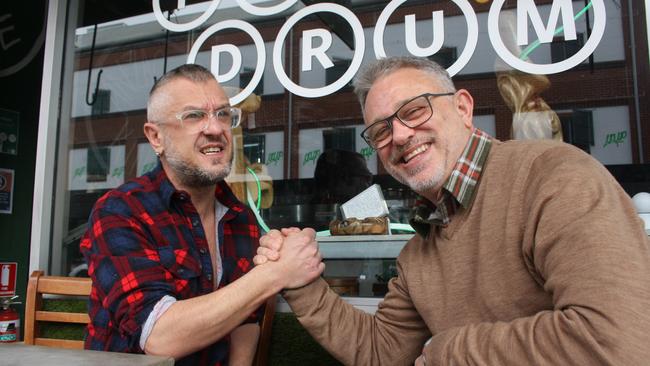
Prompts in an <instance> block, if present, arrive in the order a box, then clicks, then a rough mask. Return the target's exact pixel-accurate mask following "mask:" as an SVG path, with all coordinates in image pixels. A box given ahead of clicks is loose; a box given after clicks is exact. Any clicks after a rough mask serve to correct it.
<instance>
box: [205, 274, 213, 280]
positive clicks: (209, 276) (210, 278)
mask: <svg viewBox="0 0 650 366" xmlns="http://www.w3.org/2000/svg"><path fill="white" fill-rule="evenodd" d="M206 277H207V278H208V281H212V275H211V274H210V273H208V275H207V276H206Z"/></svg>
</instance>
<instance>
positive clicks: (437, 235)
mask: <svg viewBox="0 0 650 366" xmlns="http://www.w3.org/2000/svg"><path fill="white" fill-rule="evenodd" d="M355 92H356V93H357V95H358V97H359V100H360V102H361V105H362V108H363V113H364V121H365V124H366V128H365V130H364V131H363V138H364V139H365V140H366V141H367V143H368V144H369V145H370V146H371V147H373V148H374V149H375V150H376V151H377V155H378V156H379V158H380V160H381V161H382V163H383V164H384V167H385V168H386V170H387V171H388V172H389V173H390V174H391V175H392V176H393V177H395V178H396V179H397V180H399V181H400V182H402V183H404V184H406V185H408V186H409V187H410V188H411V189H413V190H414V191H415V192H417V193H418V194H420V195H421V196H422V197H423V200H422V203H421V204H419V205H418V206H417V207H414V210H413V217H412V219H411V224H412V226H413V227H414V228H415V229H416V231H417V234H416V235H414V237H413V238H412V239H411V240H409V242H408V243H407V244H406V246H405V247H404V248H403V250H402V251H401V253H400V255H399V256H398V258H397V272H398V275H397V277H395V278H393V279H392V280H391V281H390V282H389V285H388V293H387V295H386V297H385V298H384V300H383V301H382V302H381V303H380V304H379V306H378V309H377V312H376V313H375V314H374V315H370V314H367V313H364V312H362V311H360V310H358V309H355V308H354V307H353V306H351V305H350V304H348V303H346V302H345V301H343V300H342V299H341V298H340V297H338V296H337V295H336V294H335V293H334V292H333V291H331V290H329V289H328V286H327V283H326V282H325V281H324V280H322V279H319V280H316V281H314V282H313V283H311V284H309V285H307V286H305V287H302V288H299V289H294V290H288V291H285V292H284V293H283V295H284V297H285V299H286V300H287V302H288V303H289V305H290V306H291V308H292V309H293V311H294V312H295V314H296V316H297V318H298V320H299V321H300V322H301V323H302V325H303V326H305V328H306V329H307V330H308V331H309V332H310V333H311V334H312V336H313V337H314V338H315V339H316V340H317V341H318V342H320V343H321V344H322V345H323V346H324V347H325V348H326V349H327V350H328V351H329V352H330V353H331V354H332V355H334V356H335V357H336V358H337V359H339V360H340V361H342V362H343V363H345V364H347V365H412V364H413V363H414V362H415V364H416V365H427V366H430V365H531V364H536V365H538V364H539V365H542V364H543V365H603V364H609V365H641V364H647V362H648V360H650V347H648V344H650V314H649V313H648V309H649V307H650V281H649V280H648V279H649V278H650V247H649V245H648V244H649V243H648V237H647V235H646V232H645V230H644V227H643V223H642V222H641V220H640V219H639V217H638V216H637V214H636V212H635V209H634V207H633V205H632V203H631V200H630V198H629V196H628V195H627V194H626V193H625V192H624V191H623V189H622V188H621V187H620V186H619V184H618V183H617V182H616V181H615V180H614V178H613V177H612V176H611V175H610V174H609V173H608V172H607V170H606V169H605V168H604V167H603V166H602V165H601V164H600V163H599V162H598V161H596V160H595V159H593V158H592V157H591V156H589V155H587V154H585V153H584V152H582V151H581V150H579V149H577V148H575V147H573V146H571V145H567V144H564V143H559V142H555V141H548V140H544V141H542V140H537V141H506V142H501V141H498V140H496V139H494V138H492V137H490V136H488V135H487V134H485V133H484V132H482V131H480V130H479V129H477V128H475V127H474V126H473V124H472V117H473V99H472V96H471V95H470V93H469V92H468V91H467V90H464V89H460V90H456V89H455V88H454V86H453V84H452V82H451V80H450V78H449V76H448V74H447V73H446V71H445V70H444V69H442V68H441V67H440V66H438V65H437V64H435V63H433V62H430V61H428V60H426V59H418V58H411V57H395V58H387V59H382V60H379V61H378V62H376V63H375V64H373V65H371V66H369V67H367V68H366V69H365V70H363V71H362V72H361V73H360V75H359V76H358V77H357V79H356V80H355ZM294 233H296V234H297V233H299V232H298V231H297V230H283V231H282V232H278V231H272V232H270V233H269V234H267V235H265V236H264V237H262V238H261V239H260V245H261V246H260V248H259V249H258V255H257V256H256V257H255V259H254V260H255V262H256V264H259V265H260V267H264V266H265V265H267V264H269V263H273V261H275V260H278V259H282V253H278V250H279V249H280V248H284V247H286V246H287V245H292V244H291V243H289V240H290V239H291V238H292V235H294Z"/></svg>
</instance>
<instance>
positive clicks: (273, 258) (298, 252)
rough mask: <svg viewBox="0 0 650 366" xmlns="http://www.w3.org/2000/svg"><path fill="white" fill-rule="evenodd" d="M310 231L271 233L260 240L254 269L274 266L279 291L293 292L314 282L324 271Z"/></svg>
mask: <svg viewBox="0 0 650 366" xmlns="http://www.w3.org/2000/svg"><path fill="white" fill-rule="evenodd" d="M322 259H323V258H322V256H321V254H320V250H319V249H318V242H317V241H316V232H315V231H314V230H313V229H310V228H306V229H302V230H300V229H298V228H288V229H281V230H271V231H269V232H268V233H267V234H266V235H264V236H262V238H260V246H259V248H258V249H257V255H256V256H255V257H254V258H253V262H254V263H255V265H256V266H261V265H274V266H276V268H277V271H278V274H279V276H280V281H281V284H282V287H283V288H285V289H292V288H298V287H302V286H305V285H307V284H309V283H311V282H312V281H314V280H315V279H316V278H318V276H320V275H321V273H323V271H324V270H325V263H323V261H322Z"/></svg>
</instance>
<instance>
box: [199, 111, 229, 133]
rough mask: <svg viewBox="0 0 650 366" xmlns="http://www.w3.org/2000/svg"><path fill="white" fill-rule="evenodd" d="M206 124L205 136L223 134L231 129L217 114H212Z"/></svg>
mask: <svg viewBox="0 0 650 366" xmlns="http://www.w3.org/2000/svg"><path fill="white" fill-rule="evenodd" d="M205 123H206V125H205V127H204V128H203V133H205V134H221V133H223V132H224V131H225V130H226V129H228V128H229V126H226V125H225V124H224V123H223V122H221V121H220V120H219V118H218V117H217V116H216V114H215V113H210V114H209V115H208V117H207V120H206V121H205Z"/></svg>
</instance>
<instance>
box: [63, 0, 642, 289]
mask: <svg viewBox="0 0 650 366" xmlns="http://www.w3.org/2000/svg"><path fill="white" fill-rule="evenodd" d="M108 3H111V2H108ZM108 3H107V4H106V5H101V6H100V5H97V4H96V2H92V7H100V8H101V9H100V8H94V9H92V10H90V9H89V6H90V5H91V3H90V2H86V1H83V0H80V1H74V0H71V1H70V2H69V5H68V21H69V22H72V23H70V24H68V28H67V29H71V30H72V31H70V32H69V34H68V36H67V43H66V48H65V50H64V51H63V52H62V54H61V57H63V60H64V64H65V66H64V68H63V72H62V75H61V77H62V91H61V95H62V96H63V97H62V103H61V106H60V108H61V109H60V118H59V120H60V122H59V123H60V128H59V130H60V135H59V137H58V139H59V140H58V143H59V146H64V147H65V148H64V149H63V150H65V151H63V150H60V151H61V153H60V154H61V156H59V157H58V164H59V169H63V171H65V172H66V174H63V175H59V176H60V177H61V178H59V180H66V181H65V182H62V181H57V182H56V187H57V188H56V189H57V194H58V197H64V198H63V200H57V201H56V203H55V206H54V207H55V208H54V211H53V212H54V214H53V224H52V225H53V227H54V228H55V229H54V230H53V237H52V242H51V245H52V253H53V255H52V258H53V259H52V265H51V266H52V268H51V271H52V272H53V273H59V274H76V273H83V261H82V259H81V257H80V255H79V250H78V243H79V237H80V235H81V233H82V232H83V230H84V229H85V224H86V222H87V218H88V214H89V212H90V209H91V207H92V205H93V204H94V202H95V200H96V199H97V198H98V197H100V196H101V195H102V194H103V193H105V192H106V191H107V190H109V189H112V188H115V187H117V186H118V185H120V184H122V183H123V182H124V181H126V180H128V179H131V178H133V177H136V176H138V175H141V174H143V173H145V172H147V171H149V170H151V169H152V168H153V167H154V166H155V164H156V161H157V158H156V156H155V155H154V154H153V151H152V149H151V148H150V147H149V144H148V143H147V140H146V138H145V136H144V134H143V131H142V125H143V123H144V122H145V120H146V102H147V97H148V93H149V90H150V88H151V87H152V86H153V84H154V82H155V79H156V78H158V77H160V76H161V75H162V74H163V73H164V72H165V71H166V70H170V69H172V68H174V67H176V66H179V65H181V64H183V63H198V64H201V65H203V66H206V67H208V68H210V69H211V70H212V71H213V73H215V74H216V75H218V77H219V78H221V79H222V81H221V83H222V85H223V86H224V87H225V88H226V90H227V92H228V93H229V95H230V96H231V98H233V99H232V101H233V102H234V103H233V104H239V103H246V101H247V98H253V97H255V96H259V97H260V99H259V106H258V105H255V106H254V107H252V108H251V109H249V110H246V113H245V117H244V121H243V124H242V128H241V131H236V133H235V135H236V136H239V138H238V139H237V140H236V141H237V144H238V145H237V152H238V153H237V154H236V158H235V159H236V161H235V165H234V166H235V169H234V171H233V176H232V177H231V178H229V180H230V181H231V182H233V184H236V183H237V182H240V183H241V182H253V181H254V179H255V178H254V176H253V175H252V174H250V173H249V171H248V170H247V168H251V169H252V170H254V171H255V172H256V173H257V176H258V178H259V179H260V180H262V182H266V183H267V185H266V186H265V187H266V188H265V189H264V190H263V191H262V198H261V204H260V218H261V220H262V221H263V224H264V225H266V226H268V227H270V228H279V227H285V226H299V227H307V226H309V227H314V228H316V229H317V230H326V229H327V227H328V223H329V222H330V221H331V220H332V219H334V218H337V217H340V216H341V213H340V206H341V204H343V203H344V202H345V200H347V199H349V198H350V197H351V196H354V194H356V193H360V192H361V191H362V190H363V189H364V188H367V187H368V186H369V185H370V184H374V183H377V184H379V185H380V187H381V191H382V194H383V196H384V198H385V199H386V202H387V204H388V209H389V217H390V220H391V222H392V223H395V224H398V223H401V224H407V223H408V211H409V208H410V207H411V206H412V205H413V203H414V201H415V198H416V196H415V194H414V193H413V192H411V191H410V190H409V189H408V188H406V187H404V186H403V185H401V184H399V183H397V182H396V181H395V180H394V179H392V178H391V177H390V176H389V175H387V173H386V171H385V170H384V168H383V167H382V166H381V163H380V162H379V160H378V159H377V155H376V153H375V151H374V150H373V149H371V148H370V147H369V146H367V145H366V143H365V141H364V140H363V139H362V138H361V136H360V133H361V131H362V130H363V128H364V125H363V116H362V114H361V109H360V107H359V105H358V102H357V100H356V97H355V96H354V94H353V92H352V88H351V87H350V81H351V77H352V76H354V74H355V73H356V72H357V71H358V69H359V67H360V65H364V64H366V63H368V62H370V61H372V60H374V59H376V58H378V57H380V56H382V55H388V56H394V55H417V56H421V57H428V58H430V59H432V60H435V61H436V62H438V63H440V64H441V65H443V66H445V67H446V68H448V70H449V71H450V73H452V74H453V75H454V77H453V79H454V81H455V83H456V86H457V87H458V88H465V89H468V90H469V91H470V93H472V95H473V97H474V102H475V110H474V124H475V126H477V127H478V128H480V129H482V130H484V131H486V132H487V133H488V134H490V135H492V136H494V137H496V138H498V139H500V140H508V139H512V138H518V139H524V138H546V139H556V140H563V141H565V142H567V143H570V144H573V145H575V146H577V147H579V148H580V149H582V150H584V151H585V152H587V153H588V154H591V155H592V156H594V157H595V158H596V159H598V160H599V161H600V162H601V163H603V164H604V165H605V166H607V167H608V168H609V169H610V171H611V172H612V173H613V174H614V175H615V177H616V178H617V179H618V180H619V182H621V184H622V185H623V187H624V188H625V189H626V190H627V192H628V193H629V194H630V195H633V194H635V193H637V192H639V191H642V190H648V189H647V184H648V177H649V176H650V173H649V171H650V169H648V165H647V164H646V162H647V161H648V159H650V153H649V151H650V100H648V98H649V97H648V95H650V94H649V93H648V86H647V84H648V83H647V81H648V80H649V78H648V76H649V75H648V72H649V65H648V42H647V28H646V18H645V14H644V13H640V12H639V10H638V9H636V8H633V7H632V5H631V4H632V3H631V2H627V1H614V0H593V1H584V0H579V1H568V0H567V1H560V0H556V1H551V0H540V1H534V2H533V1H532V0H531V1H518V2H515V1H503V0H500V1H465V0H454V1H433V0H432V1H416V0H408V1H393V2H390V3H388V2H381V1H373V0H351V1H346V2H343V3H340V2H339V3H337V4H332V3H317V2H312V1H303V2H298V3H294V4H293V5H292V6H290V7H288V8H287V9H285V10H281V11H279V12H278V11H276V10H275V9H277V8H276V6H277V7H280V6H282V5H283V4H290V3H291V2H287V3H285V2H278V1H270V2H264V1H259V2H257V1H256V2H251V3H250V4H249V3H248V2H246V1H242V2H235V1H221V2H218V1H216V2H212V1H208V2H200V3H196V2H193V1H188V4H185V1H178V2H174V1H172V2H160V3H161V4H164V5H165V6H168V7H169V8H163V9H161V11H160V12H159V13H158V14H159V16H158V17H156V16H155V12H154V9H153V7H152V5H151V4H150V3H148V4H145V5H109V4H108ZM126 3H130V2H126ZM153 3H154V5H155V4H157V3H158V1H157V0H154V1H153ZM217 3H218V5H217V6H216V8H214V6H215V4H217ZM244 3H245V4H247V9H248V7H250V6H254V7H259V8H260V9H266V11H261V10H259V9H258V11H254V9H253V10H250V9H248V10H245V9H243V8H242V6H244V5H243V4H244ZM111 4H112V3H111ZM240 4H241V5H240ZM341 4H344V5H341ZM178 7H180V8H181V9H177V8H178ZM81 9H85V11H81ZM261 12H264V13H266V14H265V15H259V14H260V13H261ZM253 13H258V14H257V15H255V14H253ZM170 28H174V29H170ZM350 70H351V71H350ZM52 123H54V122H52ZM345 152H348V153H350V154H352V155H346V154H345ZM350 156H354V157H355V158H350ZM321 157H322V158H323V159H320V158H321ZM357 157H358V159H360V160H359V161H360V163H359V164H357V165H354V164H353V163H352V161H354V160H355V159H357ZM326 158H327V159H330V161H331V162H334V163H333V164H334V166H335V167H338V169H337V170H330V171H328V170H326V168H325V167H320V168H319V166H318V164H319V162H320V161H325V160H327V159H326ZM337 159H342V160H337ZM322 164H325V163H322ZM346 167H348V168H346ZM346 169H347V170H346ZM319 170H320V171H321V172H320V173H319ZM323 172H325V173H323ZM365 172H368V174H369V176H370V179H369V180H368V181H365V180H364V178H363V176H364V174H366V173H365ZM319 174H325V176H327V175H328V174H329V175H330V176H331V177H333V178H335V179H330V180H328V181H327V183H326V185H323V184H324V183H323V182H318V181H317V179H316V178H315V177H317V176H318V175H319ZM244 185H246V184H244ZM644 185H645V187H646V189H644V188H643V187H644ZM241 199H242V200H245V199H246V197H245V196H244V197H241ZM394 233H395V234H400V235H399V236H395V237H393V238H388V239H386V238H384V239H385V240H386V241H387V242H400V243H402V244H403V243H404V242H405V240H407V239H408V237H409V235H410V234H409V231H408V230H406V229H403V230H396V231H395V232H394ZM346 240H353V239H350V238H347V239H346ZM372 240H373V239H371V238H360V239H359V240H357V241H356V243H357V244H353V245H351V246H350V247H349V248H350V249H349V251H348V252H346V249H345V247H343V248H342V249H336V250H334V251H333V252H331V253H332V254H331V256H332V257H331V258H330V259H329V260H330V261H331V265H328V270H327V272H326V276H327V277H329V278H331V279H332V282H331V284H332V285H333V286H335V283H336V279H340V280H341V281H343V280H345V279H349V278H352V279H354V280H353V281H352V283H353V288H354V290H353V293H354V294H355V295H360V296H380V295H381V292H382V284H385V280H386V279H387V278H390V277H391V276H393V275H394V257H395V255H396V253H398V252H399V250H397V251H395V250H394V248H393V249H391V250H384V249H381V248H378V247H376V246H373V245H367V244H363V243H367V242H370V241H372ZM326 242H328V243H333V242H334V243H338V242H340V241H338V242H337V239H336V238H328V239H324V241H323V243H326ZM359 243H361V244H359ZM325 245H329V244H325ZM332 245H334V244H332ZM364 245H365V247H364ZM387 245H389V244H387ZM396 245H398V246H399V244H396ZM337 248H338V247H337ZM364 248H366V249H364ZM398 249H399V247H398ZM332 250H333V249H332ZM373 251H374V252H373ZM346 253H347V254H346ZM378 253H380V254H378ZM381 253H385V254H381ZM355 281H356V282H355ZM341 283H343V284H344V285H341V286H343V287H344V286H345V282H341ZM355 283H356V285H354V284H355ZM375 284H377V286H374V285H375ZM354 286H356V288H355V287H354Z"/></svg>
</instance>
